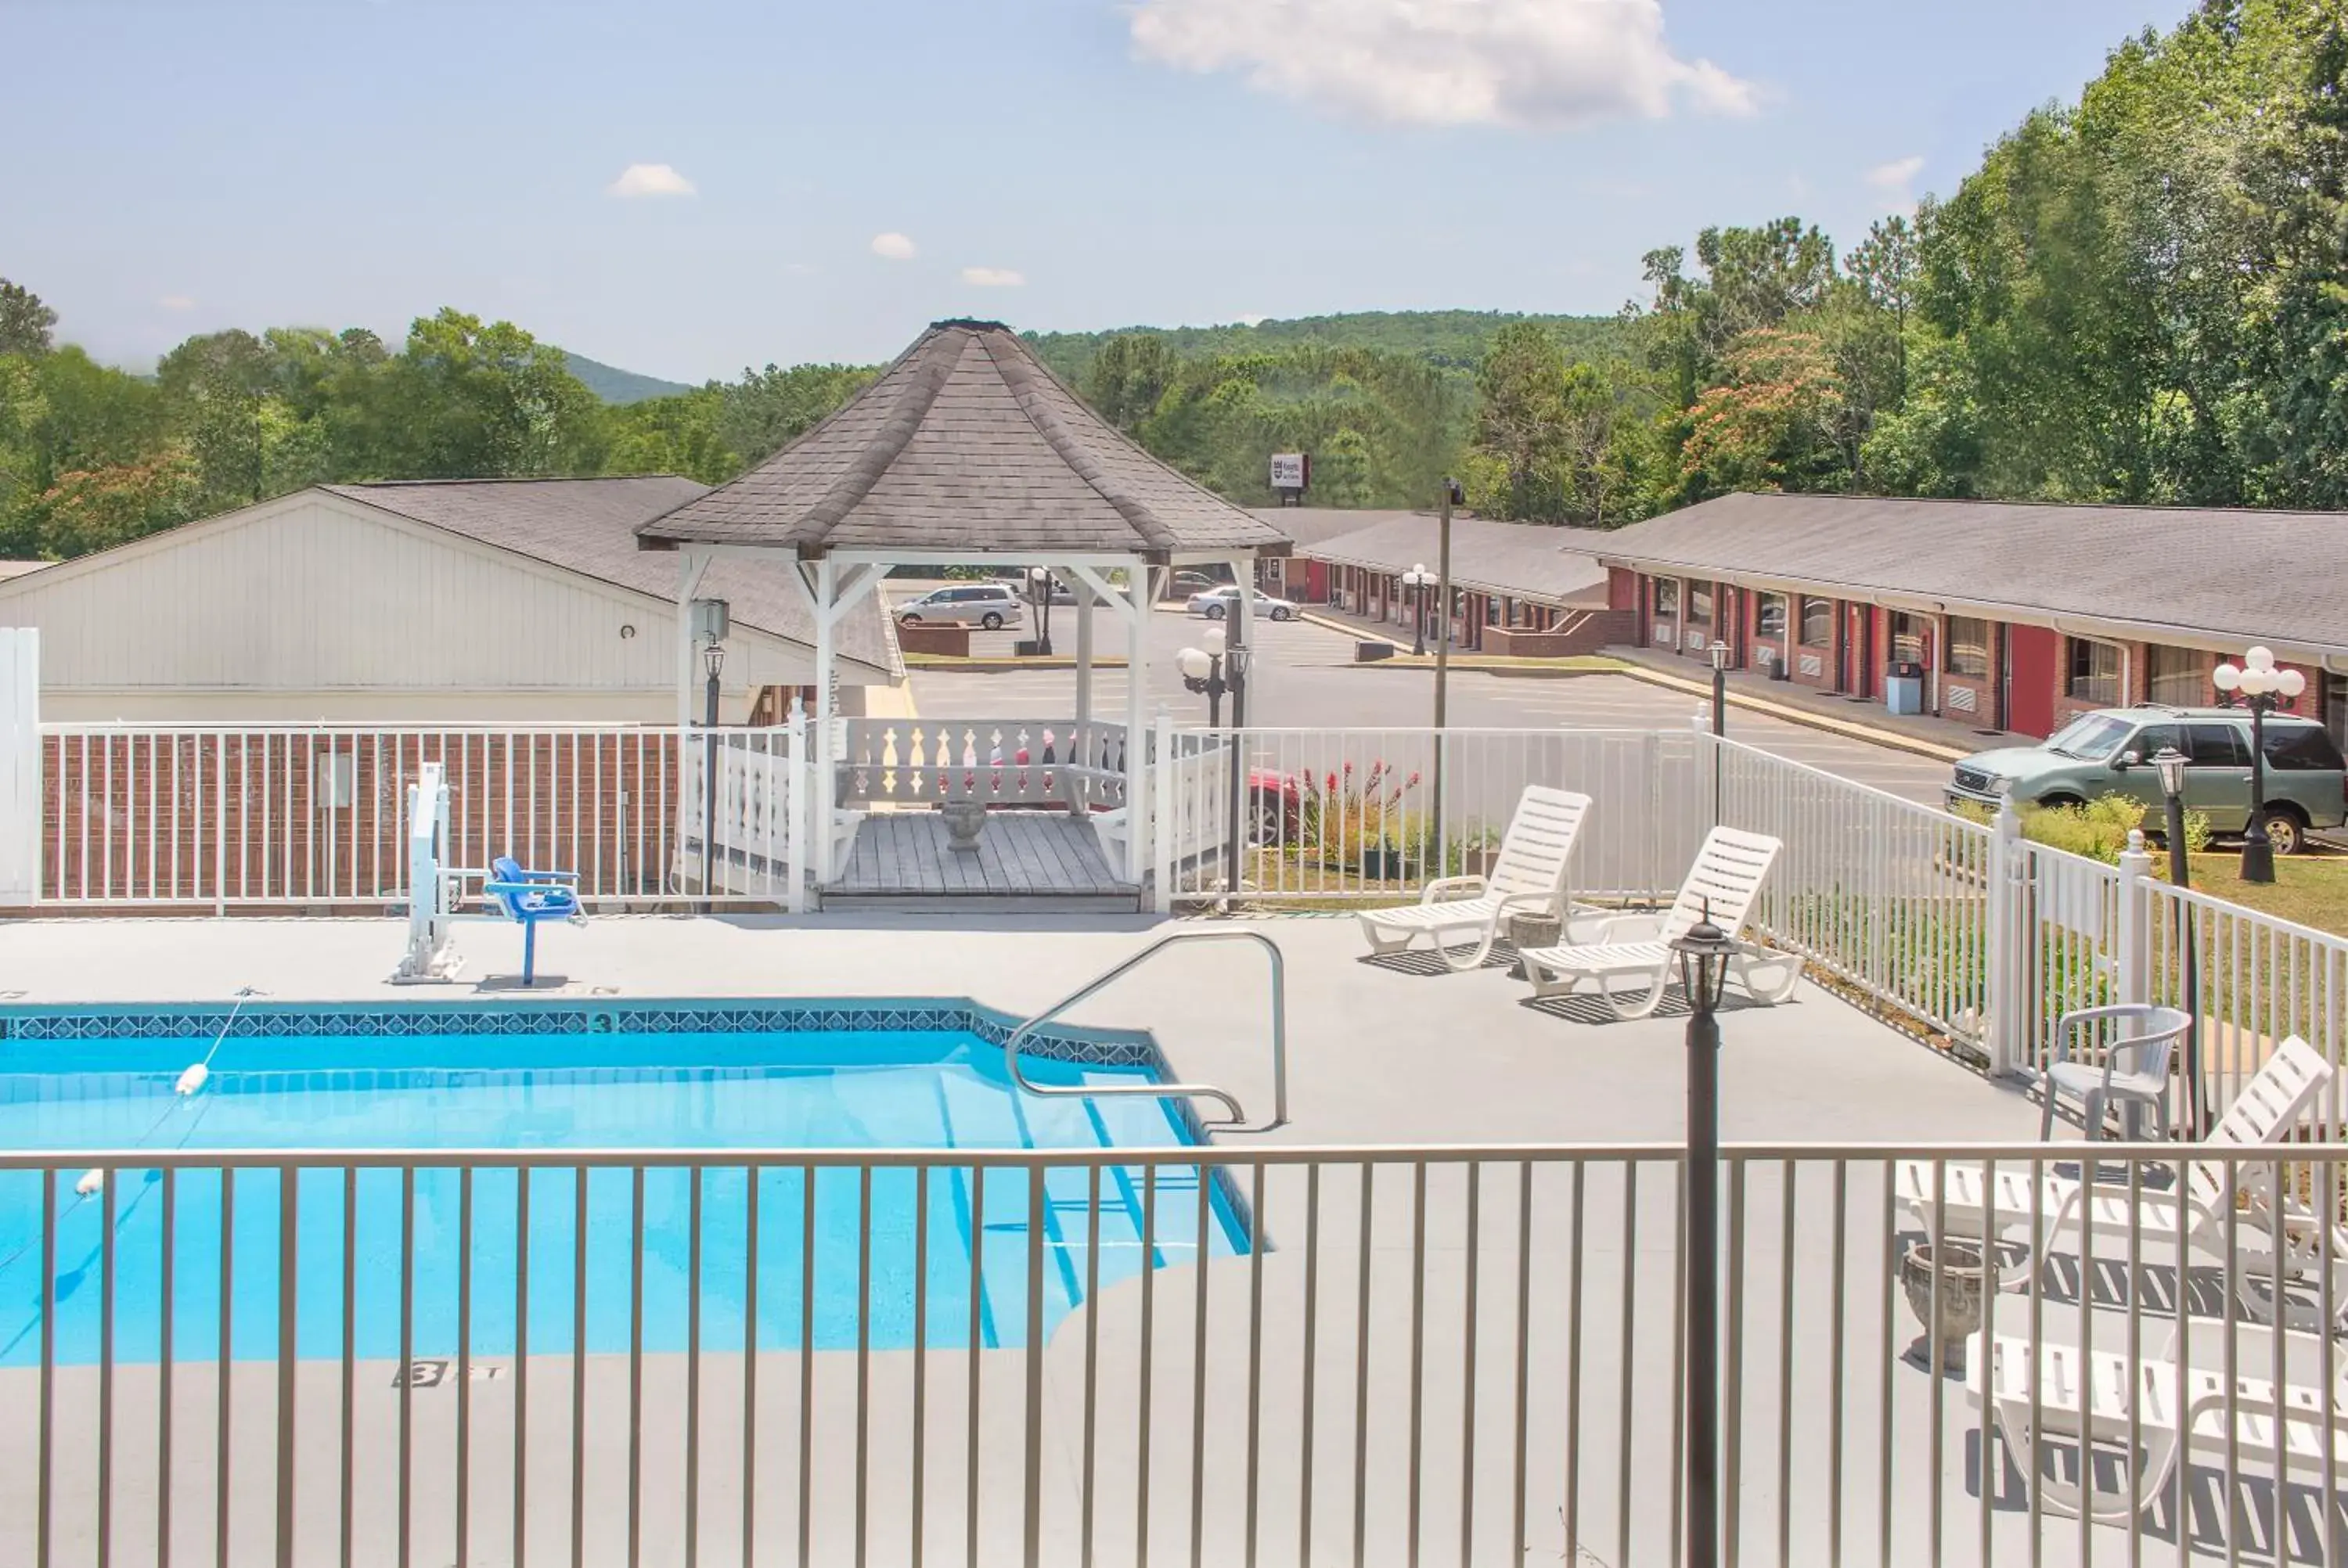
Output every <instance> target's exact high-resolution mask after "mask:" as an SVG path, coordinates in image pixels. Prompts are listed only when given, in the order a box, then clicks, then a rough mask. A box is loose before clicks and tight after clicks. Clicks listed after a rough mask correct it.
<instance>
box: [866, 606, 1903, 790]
mask: <svg viewBox="0 0 2348 1568" xmlns="http://www.w3.org/2000/svg"><path fill="white" fill-rule="evenodd" d="M1095 613H1096V614H1097V616H1098V617H1099V619H1098V620H1097V624H1096V627H1095V636H1096V638H1097V641H1096V643H1095V650H1096V652H1097V654H1098V655H1099V656H1101V657H1104V658H1107V657H1122V655H1123V653H1124V651H1125V629H1124V628H1123V627H1122V626H1120V625H1118V624H1117V620H1116V618H1115V617H1114V616H1113V615H1110V614H1108V613H1107V612H1105V611H1096V612H1095ZM1031 614H1032V611H1031ZM1214 624H1215V623H1212V622H1210V621H1208V620H1204V619H1203V618H1201V617H1198V616H1192V615H1182V614H1175V613H1170V612H1168V611H1164V610H1159V611H1155V612H1153V613H1152V614H1151V616H1150V624H1149V637H1148V646H1149V669H1148V692H1149V711H1150V712H1152V713H1155V712H1157V711H1158V709H1159V707H1160V706H1161V705H1162V706H1164V707H1165V708H1167V709H1168V710H1169V711H1170V712H1173V713H1174V714H1175V715H1176V717H1177V718H1178V719H1186V720H1189V721H1190V722H1202V721H1204V719H1205V718H1206V716H1207V700H1206V698H1204V697H1203V696H1200V695H1196V694H1194V693H1192V692H1188V691H1185V690H1184V689H1183V686H1182V680H1181V676H1180V673H1179V671H1178V670H1177V668H1176V664H1175V656H1176V654H1177V653H1179V651H1180V650H1181V649H1183V648H1184V647H1185V646H1199V645H1202V644H1203V642H1204V641H1205V638H1206V634H1207V632H1208V631H1209V630H1210V629H1211V628H1212V626H1213V625H1214ZM1253 631H1254V648H1255V657H1254V661H1253V664H1252V673H1251V689H1250V692H1249V702H1248V720H1249V723H1253V724H1274V725H1309V726H1316V727H1331V728H1351V727H1357V726H1358V727H1375V726H1380V725H1401V724H1425V723H1432V721H1433V715H1434V701H1435V675H1434V671H1431V670H1426V669H1407V668H1395V667H1393V666H1383V667H1382V666H1379V665H1375V664H1371V665H1357V664H1355V663H1354V661H1353V657H1354V639H1352V638H1350V637H1347V636H1345V635H1344V634H1342V633H1339V632H1335V631H1332V630H1327V629H1326V628H1324V627H1321V626H1316V625H1314V624H1313V623H1312V622H1309V621H1303V620H1296V621H1284V622H1266V621H1262V620H1258V621H1257V622H1256V623H1255V625H1254V628H1253ZM1030 634H1031V630H1029V629H1023V630H1004V631H1000V632H984V631H974V632H973V634H972V637H971V651H972V653H973V655H976V656H981V657H983V656H987V655H1001V656H1007V655H1009V654H1010V652H1011V644H1012V643H1013V641H1015V640H1017V639H1019V638H1024V637H1026V636H1028V635H1030ZM1052 641H1053V646H1054V650H1055V651H1056V652H1058V653H1062V654H1073V653H1074V652H1075V651H1076V610H1074V609H1073V608H1071V607H1068V606H1065V605H1064V606H1060V607H1058V608H1056V609H1055V610H1053V612H1052ZM911 679H912V696H913V705H914V707H915V709H916V710H917V711H918V712H920V713H922V715H923V716H925V717H930V718H939V719H1043V718H1053V717H1066V716H1067V715H1068V713H1069V712H1070V711H1071V709H1072V707H1073V704H1074V702H1075V700H1076V674H1075V671H1070V670H1015V671H966V670H942V669H919V670H916V671H914V672H913V674H912V678H911ZM1093 679H1094V687H1095V694H1094V707H1095V711H1096V712H1097V713H1099V714H1100V715H1101V716H1102V717H1104V718H1108V717H1115V716H1117V715H1120V714H1122V713H1123V712H1124V711H1125V699H1126V672H1125V671H1123V670H1122V669H1117V670H1100V671H1096V672H1095V674H1094V677H1093ZM1700 705H1701V700H1700V699H1699V698H1696V697H1694V696H1692V695H1688V694H1685V693H1682V692H1675V691H1672V690H1670V689H1667V688H1664V687H1660V686H1654V685H1651V684H1649V683H1648V682H1644V681H1640V680H1636V679H1633V678H1632V677H1631V676H1627V675H1603V674H1600V675H1570V676H1567V675H1521V676H1519V675H1498V674H1492V673H1488V672H1484V671H1455V672H1454V673H1453V674H1452V676H1451V678H1450V701H1449V707H1450V712H1449V715H1448V722H1449V723H1452V724H1455V725H1458V726H1462V727H1467V728H1478V727H1491V728H1513V729H1524V728H1532V729H1539V728H1548V727H1568V728H1583V729H1620V728H1642V729H1643V728H1653V727H1656V726H1658V725H1679V724H1685V723H1688V722H1689V721H1690V719H1691V718H1692V717H1693V715H1694V712H1695V711H1696V709H1697V708H1698V707H1699V706H1700ZM1728 733H1730V734H1731V735H1732V736H1734V737H1735V738H1736V739H1738V740H1740V741H1743V742H1746V743H1748V744H1750V745H1755V746H1758V747H1760V748H1762V749H1763V750H1765V751H1768V752H1772V753H1776V754H1777V755H1779V756H1783V757H1787V758H1790V759H1791V760H1793V761H1796V762H1800V763H1806V764H1809V765H1810V766H1812V767H1817V768H1820V769H1824V770H1826V771H1828V772H1830V773H1835V774H1840V775H1842V776H1843V777H1845V778H1849V779H1853V780H1856V781H1858V782H1859V783H1861V784H1871V785H1873V786H1874V787H1876V788H1878V789H1881V790H1884V791H1887V792H1889V793H1890V794H1897V795H1900V796H1902V797H1903V798H1906V799H1909V800H1913V801H1919V802H1922V803H1924V804H1932V805H1937V804H1940V800H1941V785H1942V784H1944V783H1945V782H1946V781H1947V779H1948V776H1949V769H1948V764H1945V763H1941V762H1935V761H1932V760H1931V759H1929V758H1925V757H1919V756H1914V755H1911V754H1909V753H1904V752H1897V751H1893V750H1890V749H1889V748H1887V747H1882V746H1877V745H1873V744H1870V743H1867V742H1865V741H1860V740H1855V739H1851V738H1849V737H1846V736H1842V735H1836V734H1829V733H1825V732H1822V731H1818V730H1813V729H1809V728H1807V727H1805V726H1803V725H1799V724H1794V723H1788V722H1787V721H1785V720H1782V719H1775V718H1771V717H1769V716H1767V715H1766V714H1760V713H1753V712H1746V711H1744V710H1741V709H1737V708H1734V707H1732V708H1731V709H1730V711H1729V715H1728Z"/></svg>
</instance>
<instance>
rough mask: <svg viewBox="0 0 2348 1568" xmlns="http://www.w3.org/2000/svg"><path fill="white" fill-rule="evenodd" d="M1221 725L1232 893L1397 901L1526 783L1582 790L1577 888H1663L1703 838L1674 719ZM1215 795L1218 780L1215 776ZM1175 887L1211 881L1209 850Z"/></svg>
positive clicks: (1458, 857) (1580, 891) (1598, 892)
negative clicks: (1558, 725)
mask: <svg viewBox="0 0 2348 1568" xmlns="http://www.w3.org/2000/svg"><path fill="white" fill-rule="evenodd" d="M1184 733H1196V732H1184ZM1220 733H1225V734H1232V733H1233V732H1228V731H1227V732H1220ZM1235 735H1236V745H1237V751H1236V753H1234V754H1235V756H1236V759H1237V765H1239V766H1240V767H1241V768H1242V769H1243V770H1244V780H1243V789H1242V791H1241V801H1242V806H1241V810H1242V813H1243V825H1244V836H1245V841H1246V842H1245V845H1244V847H1243V850H1242V865H1241V875H1242V879H1243V886H1242V893H1243V895H1244V896H1246V897H1252V898H1259V899H1265V900H1272V901H1278V902H1298V903H1304V904H1311V903H1314V902H1327V901H1338V900H1360V899H1363V898H1371V897H1391V898H1409V897H1416V895H1417V894H1418V892H1419V890H1420V889H1421V888H1423V887H1425V886H1426V884H1427V883H1429V882H1431V881H1435V880H1437V879H1438V878H1441V877H1445V876H1461V875H1466V874H1469V873H1474V872H1478V871H1480V870H1482V869H1483V867H1484V866H1485V864H1486V862H1487V861H1488V858H1489V856H1490V854H1491V853H1492V852H1494V851H1496V850H1497V849H1498V845H1499V842H1500V837H1501V835H1503V834H1504V833H1505V832H1506V831H1507V829H1508V825H1509V817H1510V815H1512V814H1513V812H1514V811H1515V808H1516V803H1517V799H1518V797H1519V795H1520V794H1523V792H1524V789H1525V786H1526V785H1528V784H1548V785H1553V786H1556V787H1559V788H1563V789H1570V790H1578V791H1581V792H1582V793H1584V794H1589V795H1590V796H1591V799H1592V800H1593V802H1594V803H1595V804H1594V806H1593V809H1592V815H1591V819H1590V821H1589V823H1588V824H1587V825H1585V827H1584V828H1583V830H1582V834H1581V839H1580V841H1579V842H1578V843H1577V845H1576V846H1575V850H1574V860H1573V870H1572V873H1571V878H1570V880H1571V886H1572V891H1573V894H1574V896H1575V897H1583V898H1600V899H1610V900H1612V899H1625V898H1628V899H1646V898H1651V897H1656V896H1657V895H1658V894H1660V893H1663V892H1667V891H1669V890H1670V889H1672V888H1673V887H1675V886H1677V885H1678V882H1679V878H1680V876H1681V874H1682V872H1683V871H1684V869H1685V866H1686V864H1687V861H1688V860H1689V858H1690V857H1692V856H1693V855H1694V846H1695V844H1696V841H1697V839H1698V838H1699V837H1700V836H1701V834H1700V830H1697V829H1696V826H1695V825H1696V821H1697V817H1696V808H1697V805H1698V804H1699V803H1698V797H1697V794H1696V793H1695V784H1696V781H1695V777H1694V773H1693V772H1692V771H1691V768H1690V765H1689V764H1690V761H1691V758H1692V757H1693V754H1694V744H1695V743H1694V738H1693V737H1692V736H1690V735H1689V734H1688V733H1686V732H1684V731H1648V730H1638V731H1612V730H1564V729H1560V730H1497V729H1492V730H1488V729H1447V730H1441V731H1438V730H1436V729H1433V728H1432V727H1426V726H1418V727H1392V728H1382V729H1339V730H1327V729H1272V728H1251V729H1246V730H1241V731H1238V732H1236V733H1235ZM1196 787H1199V788H1201V789H1208V790H1211V789H1212V788H1213V786H1212V785H1211V784H1208V783H1206V782H1205V781H1199V782H1198V783H1197V785H1196ZM1221 793H1222V794H1224V795H1225V796H1226V797H1228V795H1229V794H1230V793H1231V781H1230V779H1229V777H1228V776H1226V777H1225V778H1224V779H1223V780H1222V784H1221ZM1173 886H1174V891H1175V895H1176V896H1177V897H1185V896H1187V897H1192V898H1194V899H1195V898H1202V897H1210V896H1220V895H1221V894H1223V893H1224V892H1225V891H1226V890H1227V887H1226V882H1225V871H1224V866H1223V864H1222V856H1213V857H1211V858H1210V859H1208V860H1202V861H1200V863H1198V864H1197V865H1196V866H1193V867H1192V868H1191V869H1190V871H1189V873H1188V874H1187V875H1184V876H1178V878H1177V880H1176V881H1175V883H1174V885H1173Z"/></svg>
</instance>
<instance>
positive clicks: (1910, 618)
mask: <svg viewBox="0 0 2348 1568" xmlns="http://www.w3.org/2000/svg"><path fill="white" fill-rule="evenodd" d="M1891 657H1892V660H1893V661H1895V662H1897V663H1900V664H1921V663H1922V662H1923V661H1924V618H1923V617H1922V616H1921V615H1910V614H1909V613H1908V612H1907V611H1905V610H1894V611H1892V613H1891Z"/></svg>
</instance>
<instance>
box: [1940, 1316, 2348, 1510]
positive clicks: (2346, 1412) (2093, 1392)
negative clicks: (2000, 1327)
mask: <svg viewBox="0 0 2348 1568" xmlns="http://www.w3.org/2000/svg"><path fill="white" fill-rule="evenodd" d="M2228 1334H2233V1335H2236V1336H2238V1338H2237V1339H2236V1341H2235V1345H2234V1349H2233V1366H2234V1374H2235V1377H2234V1386H2233V1389H2232V1390H2231V1392H2229V1391H2228V1389H2227V1386H2226V1378H2225V1368H2226V1364H2227V1363H2226V1348H2225V1343H2224V1337H2225V1336H2226V1335H2228ZM2107 1338H2108V1339H2109V1340H2110V1341H2112V1342H2114V1343H2113V1344H2112V1348H2108V1349H2106V1348H2104V1343H2103V1342H2101V1341H2099V1342H2098V1343H2097V1345H2096V1348H2094V1349H2093V1350H2092V1351H2083V1350H2082V1349H2081V1348H2079V1347H2078V1346H2076V1345H2069V1344H2057V1343H2055V1342H2053V1341H2051V1340H2048V1339H2045V1338H2044V1337H2041V1338H2040V1340H2039V1343H2038V1354H2037V1356H2036V1357H2035V1358H2033V1357H2032V1355H2031V1353H2030V1340H2029V1337H2027V1336H2026V1335H2010V1334H2000V1333H1998V1332H1997V1323H1996V1315H1994V1314H1993V1316H1992V1318H1991V1321H1989V1322H1987V1323H1984V1324H1983V1325H1982V1328H1981V1331H1980V1332H1979V1333H1978V1334H1976V1335H1975V1336H1974V1337H1973V1342H1972V1354H1971V1355H1970V1356H1968V1357H1967V1358H1966V1364H1965V1392H1966V1395H1967V1396H1968V1398H1969V1399H1971V1401H1972V1405H1973V1407H1974V1408H1975V1409H1979V1408H1980V1407H1981V1406H1982V1403H1983V1402H1984V1401H1986V1402H1987V1403H1988V1406H1989V1412H1990V1420H1991V1424H1992V1425H1993V1426H1994V1427H1995V1428H1996V1429H1997V1430H1998V1431H1999V1432H2001V1433H2002V1434H2003V1436H2004V1438H2005V1441H2006V1443H2007V1446H2008V1447H2010V1448H2011V1449H2012V1450H2013V1455H2014V1460H2015V1462H2016V1464H2017V1466H2018V1467H2019V1468H2020V1470H2021V1471H2022V1473H2023V1474H2024V1476H2025V1477H2027V1478H2029V1479H2030V1480H2031V1481H2032V1482H2033V1483H2034V1484H2035V1485H2036V1486H2037V1487H2038V1489H2039V1500H2040V1502H2041V1505H2042V1506H2043V1507H2044V1509H2045V1510H2046V1511H2047V1512H2054V1513H2063V1514H2069V1515H2071V1516H2073V1517H2076V1516H2077V1515H2079V1514H2080V1513H2083V1512H2084V1513H2085V1514H2086V1515H2087V1516H2088V1517H2089V1518H2091V1519H2094V1520H2096V1521H2098V1522H2102V1523H2106V1524H2125V1523H2127V1522H2128V1520H2129V1519H2130V1518H2132V1517H2133V1516H2135V1515H2136V1514H2137V1513H2140V1512H2144V1511H2145V1510H2146V1509H2148V1508H2150V1507H2151V1506H2152V1505H2153V1504H2154V1503H2155V1502H2157V1501H2159V1499H2160V1495H2161V1493H2162V1491H2164V1490H2166V1489H2167V1487H2168V1481H2169V1478H2170V1477H2171V1476H2172V1475H2174V1474H2175V1473H2176V1470H2177V1467H2178V1464H2179V1463H2180V1462H2190V1460H2191V1458H2193V1457H2197V1456H2198V1457H2199V1458H2201V1459H2202V1460H2205V1461H2207V1462H2209V1463H2211V1464H2213V1465H2222V1464H2226V1463H2228V1462H2229V1453H2228V1450H2229V1443H2228V1438H2229V1436H2230V1437H2231V1439H2232V1443H2231V1450H2232V1453H2231V1461H2232V1463H2233V1464H2234V1465H2236V1466H2237V1467H2243V1466H2258V1465H2261V1464H2263V1465H2265V1466H2268V1467H2271V1466H2272V1465H2273V1464H2274V1463H2275V1460H2276V1457H2277V1455H2278V1454H2280V1456H2281V1468H2282V1471H2283V1472H2284V1474H2285V1475H2286V1476H2288V1475H2291V1474H2294V1473H2296V1474H2298V1475H2301V1476H2302V1477H2304V1476H2316V1477H2321V1476H2322V1473H2323V1469H2324V1459H2325V1454H2326V1450H2329V1452H2330V1455H2331V1459H2332V1462H2333V1471H2334V1473H2338V1472H2339V1471H2348V1399H2343V1397H2342V1393H2341V1390H2340V1389H2339V1387H2338V1384H2337V1382H2336V1381H2334V1382H2333V1384H2332V1385H2331V1386H2329V1387H2327V1385H2326V1383H2325V1380H2324V1378H2323V1375H2322V1367H2323V1364H2324V1360H2325V1355H2324V1352H2325V1344H2324V1341H2323V1339H2322V1337H2320V1336H2316V1335H2312V1334H2301V1333H2297V1332H2291V1331H2276V1330H2271V1329H2265V1328H2260V1327H2255V1326H2252V1325H2248V1324H2240V1323H2235V1324H2229V1323H2225V1322H2220V1321H2216V1320H2211V1319H2196V1318H2188V1319H2187V1320H2186V1321H2185V1324H2184V1325H2183V1327H2182V1328H2181V1330H2180V1329H2179V1328H2178V1327H2172V1328H2171V1329H2170V1330H2169V1332H2168V1336H2167V1343H2166V1344H2165V1345H2163V1346H2162V1348H2160V1349H2159V1350H2158V1351H2157V1353H2156V1354H2154V1355H2152V1356H2150V1357H2147V1358H2143V1359H2140V1360H2137V1361H2135V1362H2133V1363H2132V1362H2131V1361H2130V1360H2129V1358H2128V1357H2127V1352H2126V1349H2125V1345H2126V1330H2125V1329H2124V1328H2122V1327H2119V1326H2118V1325H2116V1324H2115V1325H2113V1326H2112V1327H2111V1328H2110V1329H2109V1330H2108V1331H2107ZM2278 1341H2280V1342H2281V1344H2280V1347H2278ZM2180 1345H2181V1347H2182V1348H2184V1349H2185V1351H2186V1354H2185V1355H2184V1356H2183V1357H2182V1358H2180V1357H2179V1355H2178V1350H2179V1348H2180ZM2278 1348H2280V1350H2281V1355H2282V1358H2283V1362H2284V1381H2283V1383H2282V1384H2281V1387H2280V1388H2278V1387H2277V1386H2276V1384H2275V1383H2274V1381H2273V1373H2272V1369H2273V1367H2274V1363H2275V1358H2276V1355H2277V1351H2278ZM2180 1360H2181V1361H2182V1367H2181V1368H2180V1365H2179V1362H2180ZM2033 1362H2035V1369H2034V1368H2033ZM2311 1373H2312V1376H2311V1375H2309V1374H2311ZM2131 1428H2133V1431H2132V1430H2131ZM2050 1438H2051V1439H2055V1440H2062V1441H2064V1442H2065V1443H2067V1444H2069V1445H2071V1446H2073V1447H2075V1448H2076V1449H2078V1450H2080V1451H2079V1454H2078V1460H2077V1463H2076V1467H2075V1474H2076V1475H2077V1476H2078V1478H2079V1479H2078V1480H2077V1481H2066V1480H2063V1479H2061V1478H2060V1477H2058V1476H2055V1475H2051V1474H2049V1473H2048V1472H2047V1467H2046V1466H2045V1465H2044V1463H2043V1461H2042V1460H2041V1459H2040V1456H2039V1451H2038V1450H2039V1445H2040V1444H2041V1443H2042V1442H2043V1441H2044V1440H2047V1439H2050ZM2131 1440H2133V1441H2135V1442H2136V1443H2139V1444H2141V1445H2142V1463H2141V1465H2140V1466H2139V1464H2138V1462H2137V1452H2135V1451H2131V1450H2130V1448H2129V1445H2130V1442H2131ZM2115 1448H2116V1449H2118V1450H2121V1452H2122V1455H2123V1456H2124V1457H2123V1459H2122V1468H2123V1471H2124V1473H2126V1474H2127V1476H2128V1477H2129V1481H2130V1484H2129V1485H2128V1486H2127V1488H2126V1489H2125V1490H2120V1491H2115V1490H2113V1489H2111V1488H2108V1487H2104V1486H2099V1485H2097V1484H2096V1464H2095V1455H2096V1451H2097V1450H2102V1451H2104V1452H2105V1453H2106V1454H2109V1453H2110V1451H2111V1450H2113V1449H2115Z"/></svg>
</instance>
